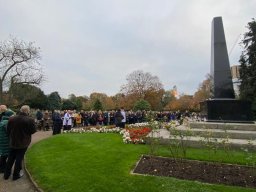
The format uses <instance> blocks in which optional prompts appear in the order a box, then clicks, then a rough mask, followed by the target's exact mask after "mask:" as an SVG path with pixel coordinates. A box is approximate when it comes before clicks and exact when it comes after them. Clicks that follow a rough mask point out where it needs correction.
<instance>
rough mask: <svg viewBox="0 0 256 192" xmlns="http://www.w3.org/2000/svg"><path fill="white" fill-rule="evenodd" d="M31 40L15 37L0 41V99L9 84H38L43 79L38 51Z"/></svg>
mask: <svg viewBox="0 0 256 192" xmlns="http://www.w3.org/2000/svg"><path fill="white" fill-rule="evenodd" d="M39 50H40V49H39V48H38V47H35V46H34V45H33V43H32V42H29V43H26V42H24V41H21V40H17V39H15V38H11V39H9V40H7V41H4V42H0V100H1V101H2V99H3V90H4V89H9V87H10V86H11V84H13V83H16V84H18V83H19V84H33V85H39V84H40V83H41V81H42V79H43V73H42V67H41V65H40V63H39V60H40V52H39Z"/></svg>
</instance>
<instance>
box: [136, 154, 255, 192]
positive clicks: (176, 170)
mask: <svg viewBox="0 0 256 192" xmlns="http://www.w3.org/2000/svg"><path fill="white" fill-rule="evenodd" d="M134 173H139V174H147V175H155V176H166V177H175V178H178V179H185V180H193V181H200V182H206V183H213V184H225V185H232V186H241V187H250V188H256V168H253V167H247V166H242V165H241V166H240V165H231V164H221V163H213V162H204V161H196V160H186V159H183V160H180V159H179V160H176V161H175V159H173V158H165V157H155V156H142V158H141V159H140V161H139V163H138V165H137V166H136V168H135V169H134Z"/></svg>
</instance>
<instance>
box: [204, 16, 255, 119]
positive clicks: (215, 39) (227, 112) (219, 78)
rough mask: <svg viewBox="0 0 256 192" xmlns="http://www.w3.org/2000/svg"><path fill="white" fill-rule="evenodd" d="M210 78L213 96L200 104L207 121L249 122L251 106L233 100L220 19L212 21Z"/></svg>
mask: <svg viewBox="0 0 256 192" xmlns="http://www.w3.org/2000/svg"><path fill="white" fill-rule="evenodd" d="M211 76H212V80H213V96H212V98H211V99H209V100H206V101H204V102H201V103H200V108H201V113H202V115H204V116H205V117H206V119H207V121H221V122H223V121H226V122H246V123H247V122H251V121H252V119H253V116H252V112H251V104H250V102H248V101H242V100H237V99H235V94H234V88H233V83H232V77H231V71H230V65H229V58H228V51H227V45H226V40H225V33H224V28H223V23H222V18H221V17H215V18H213V20H212V42H211Z"/></svg>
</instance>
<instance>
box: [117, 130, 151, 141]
mask: <svg viewBox="0 0 256 192" xmlns="http://www.w3.org/2000/svg"><path fill="white" fill-rule="evenodd" d="M150 132H151V129H150V128H149V127H142V128H137V127H136V128H127V129H125V130H122V131H121V132H120V134H122V135H123V141H124V142H125V143H134V144H138V143H145V137H146V136H147V135H148V134H149V133H150Z"/></svg>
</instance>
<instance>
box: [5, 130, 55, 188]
mask: <svg viewBox="0 0 256 192" xmlns="http://www.w3.org/2000/svg"><path fill="white" fill-rule="evenodd" d="M51 135H52V131H38V132H36V133H35V134H33V135H32V142H31V144H30V146H31V145H33V144H34V143H36V142H38V141H40V140H42V139H46V138H48V137H50V136H51ZM0 192H38V191H37V189H36V188H35V187H34V185H33V184H32V182H31V181H30V179H29V177H28V175H27V173H26V172H25V171H24V176H23V177H22V178H20V179H18V180H16V181H13V180H12V176H10V178H9V179H8V180H4V179H3V174H1V175H0Z"/></svg>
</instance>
